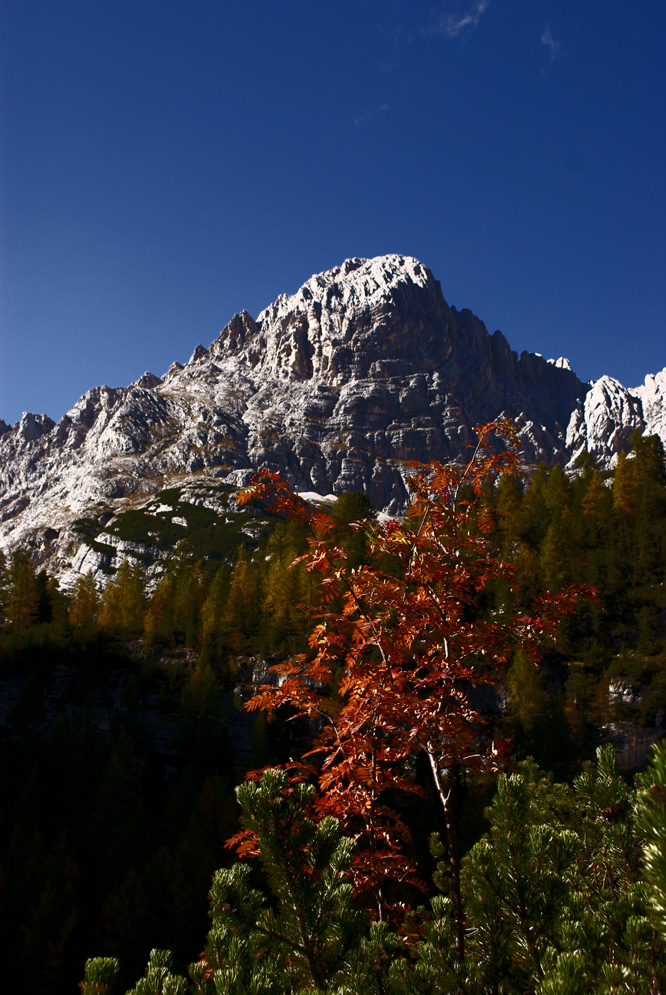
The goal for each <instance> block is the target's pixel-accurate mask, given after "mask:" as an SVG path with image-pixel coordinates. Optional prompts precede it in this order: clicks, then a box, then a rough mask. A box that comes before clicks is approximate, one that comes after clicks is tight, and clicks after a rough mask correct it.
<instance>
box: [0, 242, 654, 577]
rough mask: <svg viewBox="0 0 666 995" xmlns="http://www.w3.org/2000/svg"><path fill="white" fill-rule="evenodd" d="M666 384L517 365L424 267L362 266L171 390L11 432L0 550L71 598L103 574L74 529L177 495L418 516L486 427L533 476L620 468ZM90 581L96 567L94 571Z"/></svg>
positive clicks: (242, 333) (244, 331)
mask: <svg viewBox="0 0 666 995" xmlns="http://www.w3.org/2000/svg"><path fill="white" fill-rule="evenodd" d="M665 396H666V370H664V371H662V372H661V373H659V374H657V375H656V376H649V377H648V378H647V379H646V382H645V384H644V385H643V386H642V387H638V388H635V389H632V390H627V389H626V388H624V387H622V386H621V385H620V384H619V383H617V381H614V380H611V379H610V378H608V377H603V378H602V379H601V380H599V381H597V382H596V383H595V384H585V383H582V382H581V381H580V380H579V379H578V377H577V376H576V375H575V374H574V373H573V372H572V370H571V368H570V366H569V364H568V362H567V361H566V360H564V359H560V360H557V361H556V362H553V361H547V360H545V359H543V358H542V357H541V356H538V355H536V354H533V353H527V352H524V353H522V355H521V356H520V357H519V356H518V355H517V354H516V353H515V352H512V350H511V348H510V346H509V344H508V342H507V340H506V339H505V337H504V335H502V333H501V332H499V331H496V332H495V333H494V334H492V335H489V333H488V331H487V329H486V327H485V325H484V324H483V322H482V321H480V320H479V319H478V318H476V317H475V316H474V315H473V314H472V313H471V312H470V311H467V310H463V311H457V310H456V309H455V308H452V307H449V306H448V304H447V303H446V301H445V299H444V297H443V294H442V291H441V288H440V285H439V283H438V282H437V281H436V280H435V279H434V277H433V276H432V274H431V273H430V271H429V270H428V269H427V268H426V267H425V266H423V265H422V264H421V263H420V262H418V261H417V260H416V259H412V258H410V257H405V256H397V255H391V256H381V257H379V258H376V259H369V260H368V259H349V260H347V261H346V262H345V263H343V265H342V266H340V267H336V268H335V269H333V270H330V271H328V272H326V273H321V274H318V275H316V276H313V277H312V278H311V279H310V280H308V281H307V283H305V284H304V285H303V286H302V287H301V288H300V290H299V291H298V292H297V293H296V294H294V295H292V296H285V295H283V296H281V297H279V298H278V299H277V301H276V302H275V303H274V304H272V305H271V306H270V307H268V308H266V310H265V311H262V312H261V314H259V315H258V317H257V318H256V319H254V318H252V317H251V316H250V315H249V314H248V313H247V312H243V313H241V314H239V315H236V316H234V318H232V320H231V321H230V322H229V324H228V325H227V326H226V328H224V329H223V331H222V332H221V334H220V336H219V337H218V339H217V340H216V341H215V342H213V343H212V345H211V346H210V348H208V349H206V348H204V347H203V346H197V347H196V348H195V349H194V352H193V353H192V356H191V358H190V360H189V362H188V363H187V364H185V365H184V366H182V365H181V364H180V363H174V364H173V365H172V366H171V367H170V368H169V370H168V371H167V373H166V374H165V375H164V376H163V377H162V378H159V377H156V376H154V375H153V374H151V373H146V374H144V375H143V376H142V377H141V378H140V379H139V380H137V381H136V382H135V383H134V384H131V385H130V386H129V387H127V388H109V387H97V388H94V389H93V390H91V391H89V392H88V393H87V394H86V395H84V397H82V398H81V400H80V401H79V402H78V403H77V404H76V405H74V407H73V408H72V409H71V411H69V412H68V413H67V414H66V415H65V416H64V417H63V418H62V419H61V421H60V422H59V423H58V424H57V425H56V424H54V423H53V422H52V421H51V420H50V419H48V418H46V417H45V416H41V415H24V417H23V418H22V419H21V421H20V422H19V423H17V425H15V426H13V427H12V428H8V427H7V426H5V425H4V424H2V425H0V544H2V545H3V546H4V547H6V548H13V547H15V546H17V545H25V546H27V547H28V548H30V549H32V551H33V555H34V557H35V559H36V560H37V562H40V563H43V564H45V565H46V566H48V568H49V569H51V570H53V571H54V572H56V573H60V574H61V575H64V574H67V575H68V576H69V578H70V580H71V576H72V571H74V572H76V568H75V567H74V566H72V565H73V564H78V563H80V564H84V565H85V569H87V567H88V566H89V565H90V563H89V561H90V553H89V552H87V553H86V555H82V554H81V551H80V545H81V544H80V538H79V537H78V536H77V533H76V532H75V531H73V530H72V523H73V522H74V521H75V520H76V519H81V518H82V517H84V516H86V515H89V514H93V513H97V512H99V509H100V508H104V509H107V508H108V509H109V510H108V514H112V513H113V512H114V511H116V510H117V509H119V508H127V507H136V508H139V507H141V506H142V505H145V504H146V503H147V502H148V501H150V500H151V499H152V497H153V496H154V495H155V494H156V493H157V492H158V491H160V490H162V489H164V488H165V487H169V486H170V485H172V484H174V483H177V484H178V485H179V486H180V485H183V484H184V483H187V482H188V481H197V480H201V479H207V480H211V481H219V482H220V483H222V482H227V483H229V484H233V485H234V486H239V485H242V484H243V483H245V482H246V481H247V480H248V479H249V477H250V476H251V475H252V473H253V472H254V471H255V470H256V469H258V468H259V467H268V468H270V469H272V470H280V471H281V472H282V473H283V475H284V476H285V477H286V478H287V479H288V480H289V481H290V482H291V483H292V484H293V485H294V486H295V487H297V488H298V489H300V490H303V491H309V492H311V491H314V492H317V493H319V494H329V493H341V492H342V491H345V490H365V491H367V493H368V494H369V496H370V498H371V500H372V502H373V504H374V505H375V507H377V508H385V509H389V510H392V511H398V510H400V508H401V507H403V506H404V504H405V501H406V490H405V484H404V479H405V476H406V474H407V473H408V472H409V469H408V468H407V467H406V466H405V462H406V461H409V460H428V459H446V458H453V459H455V458H457V457H459V456H461V455H463V454H465V452H466V447H467V446H468V445H469V443H470V442H471V440H472V438H473V429H474V426H475V425H478V424H480V423H483V422H485V421H489V420H491V419H494V418H496V417H498V416H499V415H509V416H511V417H512V418H513V419H514V420H515V422H516V424H517V425H518V429H519V434H520V437H521V440H522V444H523V452H524V458H525V460H526V462H535V461H545V462H546V463H548V464H553V463H559V464H561V465H564V466H567V465H572V463H573V461H574V460H575V459H576V457H577V455H579V453H580V452H581V451H582V450H583V449H587V450H589V451H590V452H591V453H592V454H593V455H594V456H595V457H597V458H598V459H599V461H600V463H601V464H602V465H612V463H613V461H614V459H615V458H616V457H617V453H618V452H619V451H620V450H621V449H624V448H626V446H627V443H628V437H629V435H630V434H631V432H632V431H634V430H635V429H643V430H645V431H647V432H657V433H659V434H660V435H661V437H662V439H664V440H665V441H666V413H665V412H666V406H665V403H664V397H665ZM81 569H84V567H81Z"/></svg>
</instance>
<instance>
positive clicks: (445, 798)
mask: <svg viewBox="0 0 666 995" xmlns="http://www.w3.org/2000/svg"><path fill="white" fill-rule="evenodd" d="M428 759H429V760H430V768H431V770H432V776H433V779H434V781H435V787H436V789H437V794H438V796H439V800H440V802H441V804H442V809H443V810H444V824H445V826H446V849H447V853H448V857H449V871H450V872H451V903H452V905H453V931H454V935H455V941H456V956H457V958H458V960H459V961H460V962H462V961H464V959H465V913H464V909H463V904H462V896H461V894H460V861H459V859H458V834H457V832H456V827H455V824H454V822H453V813H452V812H451V789H452V787H453V783H451V784H450V785H449V788H448V791H445V790H444V784H443V782H442V775H441V773H440V770H439V766H438V764H437V760H436V758H435V755H434V753H431V752H430V751H428Z"/></svg>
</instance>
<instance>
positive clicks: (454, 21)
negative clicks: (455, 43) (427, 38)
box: [428, 0, 490, 38]
mask: <svg viewBox="0 0 666 995" xmlns="http://www.w3.org/2000/svg"><path fill="white" fill-rule="evenodd" d="M489 6H490V0H473V2H472V3H468V4H467V5H466V6H465V7H464V8H463V9H462V10H461V9H459V10H458V11H457V12H456V13H452V12H451V11H449V10H442V9H439V10H437V11H436V12H435V21H434V24H432V25H431V26H430V28H429V29H428V30H429V32H430V33H431V34H437V35H444V36H445V37H447V38H457V37H458V35H460V34H462V32H463V31H466V30H467V29H469V30H471V31H473V30H474V28H475V27H476V26H477V24H478V23H479V21H480V20H481V17H482V15H483V14H484V13H485V12H486V10H487V9H488V7H489Z"/></svg>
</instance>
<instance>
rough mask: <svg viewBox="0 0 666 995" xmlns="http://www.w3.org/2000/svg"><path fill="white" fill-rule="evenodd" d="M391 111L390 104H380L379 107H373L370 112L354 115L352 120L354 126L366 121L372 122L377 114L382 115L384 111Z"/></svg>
mask: <svg viewBox="0 0 666 995" xmlns="http://www.w3.org/2000/svg"><path fill="white" fill-rule="evenodd" d="M390 109H391V105H390V104H386V103H384V104H380V105H379V107H373V108H372V110H369V111H366V112H365V113H364V114H355V115H354V117H353V118H352V121H353V122H354V124H356V125H358V124H364V123H365V122H366V121H372V119H373V118H374V117H377V115H378V114H384V113H385V112H386V111H389V110H390Z"/></svg>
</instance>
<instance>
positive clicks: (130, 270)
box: [0, 0, 666, 422]
mask: <svg viewBox="0 0 666 995" xmlns="http://www.w3.org/2000/svg"><path fill="white" fill-rule="evenodd" d="M0 10H1V14H0V31H1V36H0V37H1V41H0V44H1V51H0V57H1V58H0V62H1V66H2V68H1V70H0V71H1V77H0V92H1V93H2V104H1V119H0V123H1V129H2V164H1V172H0V185H1V191H2V214H1V218H0V220H1V224H2V227H1V234H0V240H1V241H0V244H1V250H2V252H1V264H2V265H1V283H0V293H1V298H0V319H1V325H0V417H1V418H4V420H5V421H8V422H12V421H14V420H16V419H17V418H18V417H20V414H21V411H22V410H29V411H39V412H46V413H48V414H50V415H51V416H52V417H54V418H59V417H60V416H61V415H62V414H63V413H64V412H65V411H66V410H67V409H68V408H69V407H70V406H71V405H72V404H74V403H75V402H76V400H77V399H78V397H79V395H80V394H82V393H83V392H84V391H85V390H87V389H88V388H90V387H92V386H94V385H96V384H99V383H108V384H112V385H118V384H127V383H129V382H130V381H132V380H134V379H135V378H136V377H138V376H140V375H141V373H142V372H143V371H144V370H146V369H151V370H152V371H153V372H155V373H157V374H162V373H164V371H165V370H166V368H167V367H168V366H169V365H170V363H171V362H172V361H173V360H174V359H178V360H180V361H181V362H184V361H186V360H187V359H188V358H189V356H190V354H191V352H192V350H193V348H194V346H195V345H196V344H197V343H198V342H203V343H204V345H208V344H209V343H210V342H211V341H212V339H214V338H215V337H216V336H217V334H218V333H219V331H220V329H221V328H222V327H223V326H224V325H225V324H226V322H227V321H228V320H229V318H230V317H231V316H232V314H233V313H234V312H235V311H238V310H241V309H242V308H247V309H248V310H249V311H250V312H251V313H252V314H254V315H256V314H257V312H258V311H260V310H261V309H262V308H263V307H265V306H266V305H267V304H269V303H270V302H271V301H272V300H274V299H275V297H276V296H277V295H278V294H279V293H281V292H287V293H293V292H294V291H295V290H296V289H297V288H298V287H299V286H300V284H301V283H303V282H304V281H305V280H306V279H307V278H308V277H309V276H310V275H311V274H312V273H315V272H319V271H321V270H324V269H328V268H330V267H332V266H334V265H337V264H339V263H340V262H342V260H343V259H345V258H346V257H348V256H373V255H379V254H383V253H387V252H400V253H404V254H408V255H414V256H416V257H417V258H419V259H421V260H422V262H424V263H425V264H426V265H427V266H429V267H430V269H431V270H432V271H433V272H434V274H435V276H436V277H437V279H439V280H440V281H441V284H442V288H443V291H444V295H445V297H446V299H447V301H448V302H449V303H450V304H453V305H455V306H456V307H458V308H463V307H469V308H471V309H472V310H473V311H474V312H475V313H476V314H478V315H479V317H481V318H482V319H483V320H484V321H485V322H486V324H487V326H488V328H489V330H490V331H491V332H492V331H493V330H494V329H495V328H501V329H502V331H503V332H504V333H505V335H506V336H507V338H508V339H509V342H510V343H511V345H512V347H513V348H514V349H517V350H518V351H520V350H522V349H530V350H532V351H536V352H541V353H543V354H544V355H546V356H554V357H557V356H559V355H565V356H568V357H569V359H570V360H571V363H572V365H573V367H574V369H575V370H576V372H577V373H578V375H579V376H580V377H582V378H583V379H591V378H597V377H599V376H601V375H602V374H603V373H610V374H611V375H613V376H615V377H617V378H618V379H619V380H621V381H622V382H623V383H624V384H625V385H627V386H634V385H636V384H637V383H639V382H641V381H642V380H643V378H644V376H645V374H646V373H648V372H656V371H657V370H658V369H661V368H662V367H663V366H664V365H665V364H666V321H665V313H666V248H665V246H666V236H665V232H666V211H665V208H664V200H665V197H664V187H665V182H666V180H665V177H666V155H665V149H666V140H665V134H664V129H665V122H666V114H665V106H664V105H665V103H666V70H665V65H666V60H665V59H664V44H665V42H666V4H665V3H664V2H663V0H632V3H631V4H629V3H627V2H626V0H624V2H615V0H603V2H602V0H450V2H449V0H425V2H420V0H336V2H335V3H323V2H319V0H308V2H301V0H282V2H280V3H276V2H275V0H270V2H268V0H242V2H241V0H235V2H233V3H232V2H226V0H1V2H0Z"/></svg>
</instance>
